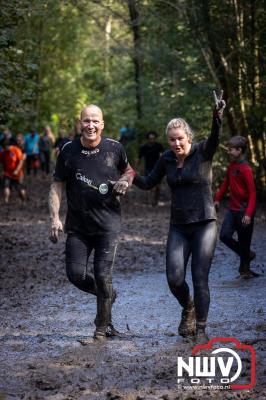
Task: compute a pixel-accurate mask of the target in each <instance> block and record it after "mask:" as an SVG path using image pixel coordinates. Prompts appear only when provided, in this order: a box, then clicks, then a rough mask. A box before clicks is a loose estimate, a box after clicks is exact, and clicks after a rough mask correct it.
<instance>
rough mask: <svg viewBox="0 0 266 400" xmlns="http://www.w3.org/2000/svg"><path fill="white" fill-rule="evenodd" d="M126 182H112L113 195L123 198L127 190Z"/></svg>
mask: <svg viewBox="0 0 266 400" xmlns="http://www.w3.org/2000/svg"><path fill="white" fill-rule="evenodd" d="M128 186H129V184H128V182H127V181H125V180H121V181H119V180H118V181H117V182H114V186H113V193H114V194H116V195H122V196H124V195H125V194H126V192H127V189H128Z"/></svg>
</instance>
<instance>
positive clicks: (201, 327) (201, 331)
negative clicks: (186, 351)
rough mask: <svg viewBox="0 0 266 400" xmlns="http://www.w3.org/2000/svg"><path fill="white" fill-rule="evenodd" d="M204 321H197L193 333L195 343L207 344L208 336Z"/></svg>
mask: <svg viewBox="0 0 266 400" xmlns="http://www.w3.org/2000/svg"><path fill="white" fill-rule="evenodd" d="M205 327H206V324H205V323H197V325H196V334H195V339H194V340H195V344H207V343H208V342H209V337H208V335H207V334H206V332H205Z"/></svg>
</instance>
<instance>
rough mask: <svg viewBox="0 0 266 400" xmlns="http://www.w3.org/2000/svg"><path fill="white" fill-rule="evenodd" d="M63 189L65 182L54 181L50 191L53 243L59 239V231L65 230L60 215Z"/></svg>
mask: <svg viewBox="0 0 266 400" xmlns="http://www.w3.org/2000/svg"><path fill="white" fill-rule="evenodd" d="M63 189H64V182H53V183H52V184H51V187H50V192H49V198H48V204H49V214H50V240H51V241H52V242H53V243H56V242H57V241H58V235H59V231H62V230H63V224H62V222H61V220H60V217H59V210H60V204H61V199H62V193H63Z"/></svg>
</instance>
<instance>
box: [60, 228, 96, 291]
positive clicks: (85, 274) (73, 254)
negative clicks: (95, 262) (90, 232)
mask: <svg viewBox="0 0 266 400" xmlns="http://www.w3.org/2000/svg"><path fill="white" fill-rule="evenodd" d="M92 249H93V244H92V243H88V239H87V238H84V237H82V236H81V235H79V234H76V233H69V234H68V236H67V241H66V273H67V277H68V279H69V281H70V282H71V283H73V285H75V286H76V287H77V288H78V289H80V290H82V291H83V292H86V293H91V294H94V295H95V296H96V295H97V288H96V284H95V279H94V274H93V270H92V268H90V267H89V256H90V254H91V252H92Z"/></svg>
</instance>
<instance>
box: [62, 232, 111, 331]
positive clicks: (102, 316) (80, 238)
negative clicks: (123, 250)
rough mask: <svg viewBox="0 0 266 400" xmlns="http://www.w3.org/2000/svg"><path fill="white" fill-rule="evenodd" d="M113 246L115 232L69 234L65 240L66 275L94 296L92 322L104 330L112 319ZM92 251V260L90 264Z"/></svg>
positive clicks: (77, 285) (81, 288) (74, 283)
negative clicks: (91, 265) (95, 307)
mask: <svg viewBox="0 0 266 400" xmlns="http://www.w3.org/2000/svg"><path fill="white" fill-rule="evenodd" d="M116 248H117V235H116V234H109V235H108V234H106V235H93V236H92V235H91V236H84V235H81V234H78V233H69V234H68V236H67V241H66V273H67V277H68V279H69V280H70V282H71V283H73V285H75V286H76V287H77V288H79V289H80V290H83V291H84V292H87V293H92V294H94V295H95V296H97V315H96V318H95V325H96V327H97V328H99V329H103V330H104V329H105V328H106V327H107V325H108V324H109V323H111V319H112V316H111V309H112V296H113V286H112V270H113V264H114V259H115V253H116ZM92 250H94V260H93V267H90V264H89V257H90V254H91V252H92Z"/></svg>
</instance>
